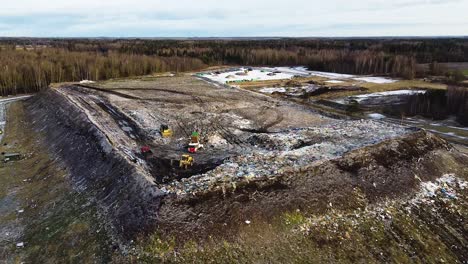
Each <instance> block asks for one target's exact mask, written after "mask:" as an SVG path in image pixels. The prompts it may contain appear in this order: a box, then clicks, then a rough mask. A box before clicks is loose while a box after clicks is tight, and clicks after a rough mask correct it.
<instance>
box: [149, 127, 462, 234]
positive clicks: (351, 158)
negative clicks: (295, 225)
mask: <svg viewBox="0 0 468 264" xmlns="http://www.w3.org/2000/svg"><path fill="white" fill-rule="evenodd" d="M467 163H468V158H467V157H466V156H464V155H462V154H460V153H459V152H457V151H455V150H453V149H452V148H451V146H450V145H449V144H448V143H447V142H445V141H444V140H442V139H440V138H438V137H437V136H434V135H433V134H430V133H426V132H424V131H421V132H416V133H413V134H410V135H408V136H404V137H401V138H397V139H391V140H387V141H384V142H382V143H380V144H378V145H375V146H369V147H365V148H361V149H357V150H354V151H351V152H349V153H347V154H345V155H344V156H343V157H341V158H338V159H335V160H332V161H326V162H323V163H321V164H318V165H313V166H308V167H303V168H292V169H291V170H289V171H285V172H284V173H283V174H282V175H280V176H278V177H275V178H272V179H269V180H265V179H258V180H256V179H252V180H250V181H244V182H241V183H237V184H236V185H232V184H229V185H226V186H223V188H221V189H220V190H218V191H217V192H208V193H204V194H197V195H195V196H184V197H183V198H180V197H177V196H171V197H170V198H167V199H165V201H164V203H163V204H162V206H161V209H160V220H159V225H158V228H159V230H160V231H161V232H163V233H166V234H174V233H175V234H176V236H177V237H179V238H181V239H193V238H194V236H195V235H196V236H198V237H199V238H201V239H203V238H206V237H207V236H210V235H215V236H216V235H217V236H221V237H228V236H230V235H233V234H235V232H236V230H237V227H238V225H242V224H244V222H245V220H246V219H257V221H263V220H265V219H271V218H272V217H274V216H275V215H277V214H280V213H281V212H284V211H292V210H296V209H300V210H301V211H309V212H310V211H312V212H316V213H320V212H324V211H326V210H327V209H328V208H330V206H332V207H333V208H339V209H353V208H356V207H359V206H360V203H359V201H357V200H355V199H353V197H354V196H353V192H355V190H356V189H359V190H361V192H362V193H363V194H364V195H365V197H366V199H368V200H369V201H370V202H376V201H379V200H382V199H385V198H395V197H398V196H401V195H403V194H405V193H409V192H411V191H413V190H415V189H416V188H418V186H419V182H420V180H421V179H422V180H434V179H435V178H436V177H437V176H438V175H439V176H440V175H443V174H446V173H457V174H459V175H464V174H466V173H467V172H466V171H465V170H464V164H467ZM262 219H263V220H262ZM180 223H184V224H183V225H181V224H180ZM188 234H189V235H188Z"/></svg>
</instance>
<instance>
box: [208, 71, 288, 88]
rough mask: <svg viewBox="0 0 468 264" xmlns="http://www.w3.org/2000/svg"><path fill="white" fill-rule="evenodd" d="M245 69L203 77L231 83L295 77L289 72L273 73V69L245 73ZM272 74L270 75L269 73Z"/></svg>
mask: <svg viewBox="0 0 468 264" xmlns="http://www.w3.org/2000/svg"><path fill="white" fill-rule="evenodd" d="M244 73H245V69H244V68H241V69H239V70H236V71H228V72H222V73H220V74H215V73H208V74H205V75H203V77H205V78H208V79H210V80H212V81H215V82H219V83H223V84H224V83H229V82H236V81H266V80H283V79H291V78H292V77H293V75H292V74H289V73H283V72H281V73H275V74H273V72H272V71H266V70H260V69H254V70H252V71H248V72H246V73H245V75H239V74H244ZM269 74H270V75H269Z"/></svg>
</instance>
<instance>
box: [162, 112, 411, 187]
mask: <svg viewBox="0 0 468 264" xmlns="http://www.w3.org/2000/svg"><path fill="white" fill-rule="evenodd" d="M411 131H412V130H411V129H408V128H405V127H402V126H396V125H392V124H388V123H381V122H377V121H373V120H359V121H342V120H337V121H334V122H332V123H330V124H327V125H323V126H319V127H307V128H299V129H291V130H287V131H283V132H280V133H268V134H262V133H260V134H254V135H252V136H251V137H250V139H249V143H251V144H252V145H253V146H254V148H252V150H251V151H250V152H249V153H246V154H243V155H239V156H235V157H232V158H230V159H228V160H226V161H225V162H224V164H221V165H220V166H218V167H217V168H215V169H214V170H212V171H209V172H207V173H205V174H201V175H195V176H192V177H190V178H185V179H182V180H180V181H174V182H171V183H169V184H166V185H164V186H161V189H162V190H163V191H164V192H166V193H175V194H178V195H185V194H195V193H198V192H207V191H212V190H215V189H217V188H222V187H223V186H226V185H229V186H231V187H234V188H235V186H236V183H238V182H245V181H247V182H248V181H250V180H253V179H256V180H259V179H261V180H262V179H271V178H274V177H277V176H279V175H281V174H283V173H284V172H285V171H286V170H288V171H290V170H293V171H294V170H300V168H302V167H305V166H308V165H314V164H318V163H320V162H323V161H326V160H331V159H336V158H339V157H340V156H342V155H343V154H345V153H346V152H348V151H352V150H355V149H358V148H362V147H365V146H369V145H373V144H375V143H378V142H381V141H383V140H386V139H391V138H395V137H399V136H402V135H404V134H407V133H410V132H411Z"/></svg>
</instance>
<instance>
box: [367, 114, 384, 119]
mask: <svg viewBox="0 0 468 264" xmlns="http://www.w3.org/2000/svg"><path fill="white" fill-rule="evenodd" d="M367 116H368V117H369V118H371V119H377V120H379V119H384V118H385V116H384V115H382V114H378V113H372V114H368V115H367Z"/></svg>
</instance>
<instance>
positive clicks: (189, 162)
mask: <svg viewBox="0 0 468 264" xmlns="http://www.w3.org/2000/svg"><path fill="white" fill-rule="evenodd" d="M189 166H190V167H191V166H193V157H192V156H190V155H187V154H184V155H182V157H181V158H180V161H179V167H180V168H184V169H187V168H188V167H189Z"/></svg>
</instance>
